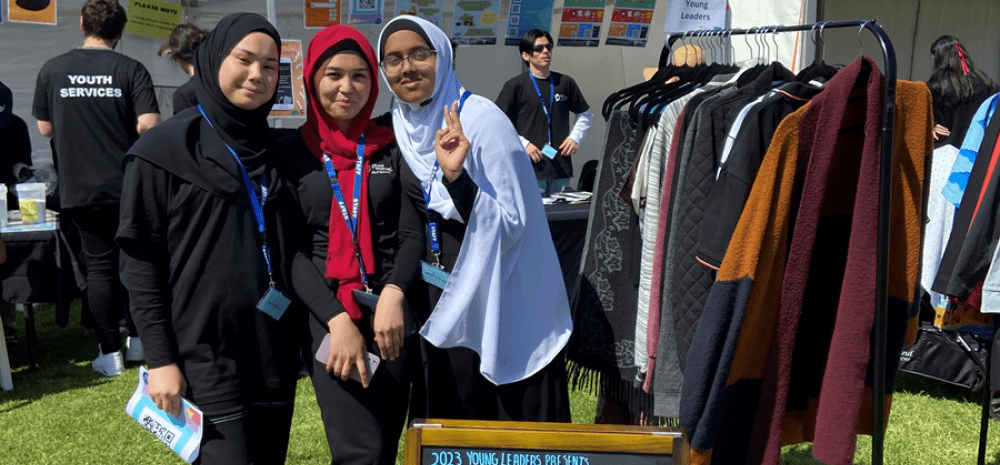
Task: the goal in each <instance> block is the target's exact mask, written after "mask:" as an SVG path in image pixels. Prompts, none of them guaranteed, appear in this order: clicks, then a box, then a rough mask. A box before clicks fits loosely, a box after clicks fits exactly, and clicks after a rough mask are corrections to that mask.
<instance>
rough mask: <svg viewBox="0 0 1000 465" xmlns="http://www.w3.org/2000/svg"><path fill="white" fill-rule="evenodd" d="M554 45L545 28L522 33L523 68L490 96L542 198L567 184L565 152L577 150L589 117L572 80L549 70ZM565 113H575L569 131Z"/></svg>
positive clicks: (568, 168) (568, 172) (568, 165)
mask: <svg viewBox="0 0 1000 465" xmlns="http://www.w3.org/2000/svg"><path fill="white" fill-rule="evenodd" d="M554 45H555V43H553V42H552V36H551V35H549V33H548V32H545V31H542V30H540V29H532V30H530V31H528V32H525V33H524V35H523V36H521V43H520V45H519V46H518V48H519V49H520V50H521V59H522V60H524V63H525V64H526V65H527V66H528V71H527V72H525V73H522V74H519V75H517V76H514V77H513V78H511V79H510V80H509V81H507V82H506V83H505V84H504V85H503V89H502V90H501V91H500V95H499V96H498V97H497V100H496V104H497V106H498V107H500V109H501V110H503V112H504V113H506V114H507V117H508V118H510V121H511V123H514V128H515V129H517V133H518V134H519V135H520V137H521V144H523V145H524V150H525V152H527V153H528V157H530V158H531V162H532V165H533V166H534V168H535V176H536V177H537V179H538V189H539V190H540V191H541V192H542V196H543V197H548V196H549V195H550V194H552V193H554V192H561V191H562V189H563V187H565V186H568V185H569V180H570V178H571V177H573V163H572V162H571V161H570V156H572V155H573V154H574V153H576V151H577V150H579V149H580V143H581V142H583V138H584V137H587V130H588V129H590V120H591V118H593V116H594V115H593V113H591V111H590V105H588V104H587V99H585V98H584V97H583V93H582V92H580V88H579V87H577V85H576V81H574V80H573V78H571V77H569V76H567V75H565V74H560V73H556V72H553V71H550V70H549V67H550V66H551V64H552V47H553V46H554ZM570 112H573V113H576V115H577V116H576V122H575V123H574V124H573V128H572V130H571V129H570V123H571V120H570Z"/></svg>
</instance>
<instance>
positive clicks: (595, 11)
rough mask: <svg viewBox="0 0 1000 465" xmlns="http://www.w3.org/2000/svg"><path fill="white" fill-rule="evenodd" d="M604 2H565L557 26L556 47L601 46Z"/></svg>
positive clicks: (576, 0)
mask: <svg viewBox="0 0 1000 465" xmlns="http://www.w3.org/2000/svg"><path fill="white" fill-rule="evenodd" d="M604 2H605V0H566V2H565V4H564V6H563V12H562V25H561V26H559V38H558V39H557V43H558V45H569V46H571V47H597V46H598V45H601V24H602V23H603V22H604Z"/></svg>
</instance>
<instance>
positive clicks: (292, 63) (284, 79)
mask: <svg viewBox="0 0 1000 465" xmlns="http://www.w3.org/2000/svg"><path fill="white" fill-rule="evenodd" d="M304 70H305V60H304V59H303V55H302V41H299V40H282V41H281V59H280V60H279V61H278V89H277V90H275V92H276V93H277V94H278V95H277V97H276V98H275V101H274V106H272V107H271V112H270V113H268V116H272V117H287V116H291V117H296V118H301V117H303V116H305V114H306V86H305V82H304V81H303V80H302V79H303V77H302V74H303V73H304V72H305V71H304Z"/></svg>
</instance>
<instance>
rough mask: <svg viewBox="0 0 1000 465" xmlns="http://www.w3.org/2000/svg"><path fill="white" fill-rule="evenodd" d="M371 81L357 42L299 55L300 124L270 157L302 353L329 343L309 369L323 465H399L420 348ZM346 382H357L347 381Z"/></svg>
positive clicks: (366, 51) (407, 242)
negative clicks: (293, 247)
mask: <svg viewBox="0 0 1000 465" xmlns="http://www.w3.org/2000/svg"><path fill="white" fill-rule="evenodd" d="M377 70H378V61H377V60H376V59H375V51H374V50H372V47H371V45H369V44H368V39H366V38H365V36H364V34H362V33H361V32H359V31H357V30H356V29H354V28H351V27H348V26H340V25H337V26H330V27H328V28H326V29H323V30H321V31H319V32H318V33H317V34H316V35H315V36H314V37H313V38H312V41H311V43H310V44H309V49H308V50H307V51H306V59H305V76H306V77H307V80H306V96H307V97H308V99H309V105H308V106H307V107H308V114H307V120H306V123H305V124H304V125H303V126H302V127H301V128H299V129H298V130H297V131H295V132H294V133H292V134H290V135H288V136H285V137H283V138H282V139H281V140H279V141H278V142H277V144H276V145H275V146H274V147H273V150H274V151H275V152H276V153H282V154H284V155H283V156H281V157H279V158H277V159H276V160H275V163H276V167H277V176H278V178H279V179H281V180H282V181H283V182H284V183H287V185H288V186H289V188H290V193H291V195H290V196H286V197H285V198H291V199H293V200H294V202H293V203H292V204H291V205H289V206H287V207H286V206H282V207H281V208H282V210H283V211H285V212H288V213H289V215H292V214H296V215H300V218H299V220H298V221H295V222H294V224H285V225H284V227H285V228H289V229H291V230H295V231H296V232H290V233H289V236H293V237H295V236H298V237H301V240H302V246H301V247H299V250H300V252H299V253H297V254H296V255H295V257H294V262H293V264H292V283H293V290H294V291H295V293H296V295H297V296H298V297H299V299H301V300H302V301H303V302H305V303H306V305H307V306H308V308H309V310H310V313H311V317H309V318H308V319H309V323H308V328H305V327H303V328H302V329H303V330H305V332H306V337H307V339H308V340H309V344H308V347H309V350H308V353H309V354H310V355H311V354H316V353H317V352H318V351H319V350H320V345H321V343H322V341H323V340H324V336H329V339H328V341H329V345H328V349H329V357H327V358H326V360H325V361H319V360H317V359H316V358H315V357H310V362H309V364H308V365H307V368H308V369H309V372H310V374H311V378H312V383H313V387H314V388H315V390H316V400H317V402H318V403H319V406H320V412H321V413H322V418H323V426H324V427H325V429H326V438H327V442H328V444H329V447H330V454H331V462H330V463H332V464H338V465H339V464H386V465H388V464H394V463H396V450H397V447H398V444H399V435H400V433H401V432H402V429H403V425H404V423H405V422H406V412H407V406H408V404H409V398H410V378H411V374H410V371H411V370H410V368H409V365H411V364H410V363H408V362H407V360H415V359H416V358H415V357H409V356H408V355H409V352H411V351H410V350H407V346H409V345H411V344H410V342H411V341H412V342H416V338H415V337H414V333H413V331H411V330H410V325H412V321H413V318H412V315H411V314H410V312H409V306H406V305H404V295H405V293H406V292H407V291H408V289H409V288H410V283H411V282H413V281H417V280H419V275H418V270H417V267H416V263H417V261H418V260H419V258H420V257H421V256H422V255H423V251H424V242H423V232H422V230H421V227H422V223H421V222H420V218H419V217H418V216H417V213H416V211H415V210H413V208H412V204H411V203H410V202H409V201H407V202H402V198H403V193H402V187H401V184H400V169H399V168H400V163H401V160H402V157H401V156H400V153H399V148H398V147H397V146H396V143H395V136H394V135H393V132H392V128H391V127H390V126H381V125H379V124H377V123H375V122H374V121H372V120H371V119H370V118H371V113H372V110H373V108H374V107H375V102H376V100H378V81H377V75H376V73H377ZM359 163H360V164H361V168H362V169H361V170H360V171H356V170H355V167H356V166H358V164H359ZM404 207H410V208H407V209H404ZM352 229H353V230H355V231H356V233H352ZM298 230H301V232H298ZM400 255H409V256H410V257H412V258H411V259H409V260H405V259H404V260H397V257H398V256H400ZM397 261H401V262H403V263H410V264H411V267H410V268H402V267H399V266H396V262H397ZM362 273H363V275H362ZM368 287H370V288H371V292H372V293H374V294H376V295H378V303H377V305H376V306H375V307H374V308H371V307H368V306H363V305H360V304H359V302H358V300H357V299H356V298H355V295H354V292H365V289H366V288H368ZM368 350H370V351H371V352H372V353H374V354H376V355H379V356H381V358H382V362H381V364H380V365H379V366H378V367H377V369H376V371H375V372H374V373H369V372H368V369H367V367H366V363H365V358H366V355H367V354H366V352H367V351H368ZM413 352H416V351H413ZM352 371H354V372H356V373H357V374H358V375H359V378H358V379H350V374H351V372H352Z"/></svg>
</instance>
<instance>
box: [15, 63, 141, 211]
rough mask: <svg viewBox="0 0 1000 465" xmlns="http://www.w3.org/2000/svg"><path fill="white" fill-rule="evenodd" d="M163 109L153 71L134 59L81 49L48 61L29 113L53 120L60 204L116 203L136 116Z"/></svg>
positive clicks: (119, 195) (66, 206)
mask: <svg viewBox="0 0 1000 465" xmlns="http://www.w3.org/2000/svg"><path fill="white" fill-rule="evenodd" d="M159 111H160V110H159V106H158V105H157V102H156V94H155V92H154V90H153V81H152V79H151V78H150V77H149V72H148V71H147V70H146V68H145V67H144V66H143V65H142V63H139V62H138V61H136V60H133V59H132V58H129V57H127V56H125V55H122V54H120V53H117V52H114V51H111V50H106V49H87V48H80V49H75V50H70V51H69V52H66V53H64V54H62V55H59V56H57V57H55V58H53V59H51V60H49V61H48V62H46V63H45V65H43V66H42V69H41V71H39V73H38V80H37V82H36V84H35V99H34V104H33V106H32V111H31V114H32V115H34V117H35V118H37V119H39V120H41V121H49V122H50V123H52V138H53V146H54V149H55V156H56V158H57V160H56V162H57V167H58V170H59V181H60V187H59V190H60V197H61V201H62V207H63V208H73V207H83V206H93V205H101V204H109V203H117V202H118V201H119V199H120V198H121V185H122V158H123V157H124V156H125V153H126V151H128V149H129V147H131V146H132V144H133V143H134V142H135V141H136V140H138V139H139V134H138V133H137V131H136V123H137V118H138V116H139V115H142V114H146V113H159Z"/></svg>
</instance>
